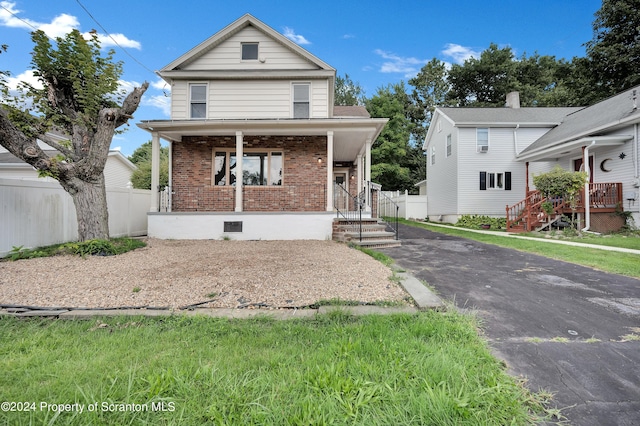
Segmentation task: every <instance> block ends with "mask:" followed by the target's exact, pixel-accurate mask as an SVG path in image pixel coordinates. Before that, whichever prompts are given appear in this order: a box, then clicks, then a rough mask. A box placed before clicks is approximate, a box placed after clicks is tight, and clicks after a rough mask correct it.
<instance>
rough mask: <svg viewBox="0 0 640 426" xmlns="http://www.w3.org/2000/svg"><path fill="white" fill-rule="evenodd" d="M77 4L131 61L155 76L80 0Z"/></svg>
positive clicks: (77, 0)
mask: <svg viewBox="0 0 640 426" xmlns="http://www.w3.org/2000/svg"><path fill="white" fill-rule="evenodd" d="M76 2H77V3H78V4H79V5H80V7H81V8H82V9H84V11H85V12H87V15H89V17H90V18H91V19H93V22H95V23H96V24H97V25H98V26H99V27H100V29H102V31H104V33H105V34H106V35H107V36H108V37H109V38H110V39H111V41H113V43H114V44H115V45H116V46H118V47H119V48H120V49H122V51H123V52H124V53H126V54H127V56H129V57H130V58H131V59H133V60H134V61H135V62H136V63H137V64H138V65H140V66H141V67H142V68H144V69H145V70H147V71H149V72H150V73H151V74H154V75H155V72H154V71H152V70H151V69H150V68H149V67H147V66H146V65H145V64H143V63H142V62H140V61H139V60H138V59H137V58H136V57H134V56H133V55H132V54H131V53H129V51H128V50H127V49H125V48H124V47H122V46H120V44H119V43H118V42H117V41H116V39H115V38H113V37H112V36H111V34H110V33H109V31H107V30H106V29H105V28H104V27H103V26H102V24H101V23H100V22H98V20H97V19H96V18H94V16H93V15H92V14H91V12H89V10H88V9H87V8H86V7H85V6H84V5H83V4H82V3H81V2H80V0H76Z"/></svg>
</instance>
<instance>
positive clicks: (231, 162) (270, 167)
mask: <svg viewBox="0 0 640 426" xmlns="http://www.w3.org/2000/svg"><path fill="white" fill-rule="evenodd" d="M282 158H283V156H282V152H279V151H255V152H254V151H249V152H245V153H244V154H243V156H242V184H243V185H259V186H265V185H282ZM213 184H214V185H216V186H224V185H232V186H235V184H236V153H235V152H233V151H215V153H214V155H213Z"/></svg>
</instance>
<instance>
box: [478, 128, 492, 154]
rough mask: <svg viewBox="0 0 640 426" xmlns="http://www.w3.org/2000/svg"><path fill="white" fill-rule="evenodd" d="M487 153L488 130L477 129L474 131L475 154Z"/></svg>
mask: <svg viewBox="0 0 640 426" xmlns="http://www.w3.org/2000/svg"><path fill="white" fill-rule="evenodd" d="M488 151H489V129H487V128H486V127H484V128H481V127H479V128H477V129H476V152H488Z"/></svg>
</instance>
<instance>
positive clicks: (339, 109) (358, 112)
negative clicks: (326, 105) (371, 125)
mask: <svg viewBox="0 0 640 426" xmlns="http://www.w3.org/2000/svg"><path fill="white" fill-rule="evenodd" d="M333 116H334V117H352V118H355V117H364V118H371V115H370V114H369V111H367V108H365V107H363V106H360V105H353V106H345V105H336V106H334V107H333Z"/></svg>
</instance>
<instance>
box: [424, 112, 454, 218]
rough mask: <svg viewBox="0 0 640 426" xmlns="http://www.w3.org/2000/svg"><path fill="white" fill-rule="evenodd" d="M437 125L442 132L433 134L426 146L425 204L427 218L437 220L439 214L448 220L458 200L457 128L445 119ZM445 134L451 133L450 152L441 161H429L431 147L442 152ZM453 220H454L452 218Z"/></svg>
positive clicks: (444, 144)
mask: <svg viewBox="0 0 640 426" xmlns="http://www.w3.org/2000/svg"><path fill="white" fill-rule="evenodd" d="M439 123H440V124H439V126H441V128H442V130H443V131H442V132H438V133H437V134H436V135H434V137H433V139H432V140H431V142H430V145H429V146H427V153H428V154H429V156H427V160H426V161H427V205H428V206H429V207H428V213H429V218H430V219H431V220H438V219H439V217H440V216H442V217H443V220H445V221H446V220H448V219H447V218H448V217H449V216H451V217H453V216H455V215H456V214H457V211H458V200H457V197H456V193H457V192H458V180H457V178H456V176H457V173H458V160H457V149H456V140H457V129H454V127H453V126H452V125H451V123H450V122H449V121H447V120H440V121H439ZM446 135H451V142H452V154H451V156H449V157H446V158H442V161H440V160H439V159H436V160H437V161H436V164H434V165H432V164H430V163H431V157H430V154H431V149H432V147H435V149H436V151H439V152H442V151H443V150H444V149H445V146H446ZM454 221H455V220H454Z"/></svg>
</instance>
